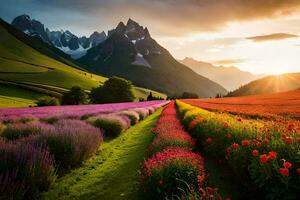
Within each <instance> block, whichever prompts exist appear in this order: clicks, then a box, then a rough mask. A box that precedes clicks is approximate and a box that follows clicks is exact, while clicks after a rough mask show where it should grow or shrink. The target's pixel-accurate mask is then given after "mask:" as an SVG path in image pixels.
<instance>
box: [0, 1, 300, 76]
mask: <svg viewBox="0 0 300 200" xmlns="http://www.w3.org/2000/svg"><path fill="white" fill-rule="evenodd" d="M21 14H28V15H30V16H31V18H34V19H37V20H39V21H41V22H42V23H44V24H45V26H46V27H48V28H50V29H52V30H57V29H58V30H60V29H63V30H66V29H67V30H70V31H71V32H73V33H75V34H77V35H79V36H82V35H90V34H91V33H92V32H94V31H95V30H97V31H99V32H100V31H103V30H104V31H108V30H110V29H113V28H114V27H115V26H116V25H117V24H118V23H119V22H120V21H124V22H126V21H127V20H128V18H132V19H134V20H135V21H137V22H139V23H140V24H141V25H143V26H147V27H148V29H149V31H150V33H151V35H152V36H153V38H154V39H156V40H157V41H158V42H159V43H160V44H161V45H162V46H164V47H165V48H167V49H168V50H169V51H170V52H171V53H172V55H173V56H174V57H175V58H177V59H183V58H185V57H192V58H194V59H197V60H201V61H206V62H211V63H213V64H216V65H224V66H232V65H234V66H236V67H238V68H240V69H242V70H246V71H250V72H252V73H256V74H280V73H286V72H300V37H299V36H300V1H299V0H264V1H261V0H251V1H246V0H59V1H56V0H9V1H4V0H0V17H2V18H3V19H4V20H6V21H9V22H10V21H11V20H12V19H13V18H14V17H16V16H18V15H21Z"/></svg>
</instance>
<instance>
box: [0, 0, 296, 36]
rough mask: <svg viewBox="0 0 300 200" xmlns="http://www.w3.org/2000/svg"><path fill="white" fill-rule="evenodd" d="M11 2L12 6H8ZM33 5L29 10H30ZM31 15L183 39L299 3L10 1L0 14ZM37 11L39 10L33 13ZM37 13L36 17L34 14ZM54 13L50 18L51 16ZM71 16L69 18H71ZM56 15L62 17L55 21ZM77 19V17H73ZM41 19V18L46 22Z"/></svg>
mask: <svg viewBox="0 0 300 200" xmlns="http://www.w3.org/2000/svg"><path fill="white" fill-rule="evenodd" d="M11 2H12V3H11ZM32 5H33V6H32ZM8 6H10V7H11V9H10V10H9V12H11V13H12V12H13V11H14V9H16V7H18V8H19V10H20V11H21V10H23V12H25V11H29V13H28V14H31V13H32V12H35V15H36V16H46V17H47V18H49V20H50V19H53V20H52V21H56V23H57V24H59V25H63V24H67V25H70V23H71V20H70V17H69V19H67V18H68V16H72V18H74V19H76V20H74V22H73V23H74V24H75V25H76V26H77V25H79V24H80V25H81V26H82V27H83V28H85V29H86V28H88V29H92V28H95V27H99V28H101V29H102V30H106V29H107V28H113V27H114V26H115V25H116V24H117V23H118V22H119V21H120V20H123V21H125V20H127V19H128V18H129V17H130V18H133V19H135V20H136V21H138V22H140V23H141V24H142V25H145V26H149V28H150V31H151V32H152V33H154V34H155V35H156V36H163V35H169V36H170V35H172V36H183V35H188V34H193V33H196V32H206V31H218V30H220V29H222V28H224V27H225V26H226V25H227V24H228V23H229V22H236V21H248V20H256V19H262V18H263V19H267V18H272V19H273V18H275V17H281V16H286V15H290V14H292V13H294V12H296V11H299V8H300V1H299V0H264V1H261V0H251V1H244V0H88V1H84V0H59V1H53V0H12V1H8V2H6V3H5V4H3V5H1V7H2V8H1V9H0V10H8V9H7V8H8ZM23 8H27V9H23ZM36 8H39V9H36ZM7 12H8V11H7ZM37 12H40V13H37ZM53 13H54V14H53ZM71 13H72V14H71ZM56 15H58V16H64V17H60V18H59V20H57V19H55V18H56V17H55V16H56ZM76 16H77V17H76ZM46 17H45V18H46ZM74 24H73V25H72V26H75V25H74Z"/></svg>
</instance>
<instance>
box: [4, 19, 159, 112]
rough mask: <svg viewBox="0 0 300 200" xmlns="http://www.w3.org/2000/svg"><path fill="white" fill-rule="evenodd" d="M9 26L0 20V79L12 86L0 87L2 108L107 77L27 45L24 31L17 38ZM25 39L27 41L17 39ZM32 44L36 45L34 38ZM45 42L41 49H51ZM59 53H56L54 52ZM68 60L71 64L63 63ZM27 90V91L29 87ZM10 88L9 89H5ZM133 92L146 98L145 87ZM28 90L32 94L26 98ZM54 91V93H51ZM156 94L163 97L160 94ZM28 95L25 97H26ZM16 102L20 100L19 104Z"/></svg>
mask: <svg viewBox="0 0 300 200" xmlns="http://www.w3.org/2000/svg"><path fill="white" fill-rule="evenodd" d="M10 28H12V27H10V25H8V24H7V23H5V22H3V21H1V23H0V35H1V38H0V81H2V82H3V81H4V82H5V85H3V84H2V85H1V87H2V88H3V87H7V85H13V87H8V88H7V89H6V90H3V89H2V90H0V95H1V96H0V102H1V103H0V106H1V107H20V106H28V105H32V104H33V102H34V101H35V100H36V99H37V97H39V96H41V95H42V94H43V95H45V94H46V95H49V94H50V95H52V96H57V95H55V94H56V93H63V92H65V91H67V90H68V89H70V88H71V87H72V86H74V85H79V86H81V87H82V88H84V89H86V90H90V89H91V88H92V87H97V86H98V85H99V84H101V83H103V82H104V81H105V80H106V78H105V77H103V76H98V75H95V74H91V73H89V72H86V71H84V70H81V69H80V67H79V66H76V65H75V64H74V63H73V62H72V61H68V60H67V59H66V58H61V59H64V60H65V62H60V61H58V60H56V59H54V58H52V57H53V56H54V54H53V56H50V57H49V56H47V55H45V54H43V53H41V52H39V51H37V50H36V49H35V48H32V47H31V46H29V45H28V44H29V43H28V40H29V39H30V38H28V37H27V36H26V35H25V34H24V36H22V37H21V36H20V35H21V34H22V33H18V34H19V36H18V38H17V37H15V36H14V35H12V34H11V33H10V32H11V31H12V30H11V29H10ZM22 38H25V39H26V42H24V41H23V40H20V39H22ZM33 44H36V43H35V41H33ZM46 48H48V47H47V46H46V45H45V46H44V50H43V52H52V53H53V51H50V50H51V49H50V50H49V49H48V50H47V49H46ZM57 56H58V55H57ZM67 62H70V63H71V64H70V65H71V66H70V65H67V64H65V63H67ZM28 89H29V90H28ZM8 90H10V91H8ZM134 92H135V94H136V96H137V97H138V98H146V97H147V95H148V94H149V92H150V91H149V90H147V89H144V88H136V89H135V91H134ZM28 93H30V94H31V93H33V94H35V95H31V96H30V98H29V97H28V95H27V94H28ZM12 94H13V95H12ZM53 94H54V95H53ZM154 94H155V95H157V96H162V97H165V95H163V94H160V93H155V92H154ZM27 97H28V98H27ZM12 98H13V99H16V101H14V102H15V103H9V101H10V99H12ZM18 102H19V103H18Z"/></svg>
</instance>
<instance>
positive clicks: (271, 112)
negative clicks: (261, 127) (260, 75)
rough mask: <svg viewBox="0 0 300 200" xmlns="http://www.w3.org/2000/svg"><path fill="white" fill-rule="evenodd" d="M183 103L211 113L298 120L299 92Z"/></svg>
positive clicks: (299, 116)
mask: <svg viewBox="0 0 300 200" xmlns="http://www.w3.org/2000/svg"><path fill="white" fill-rule="evenodd" d="M184 102H186V103H188V104H191V105H194V106H199V107H201V108H203V109H207V110H211V111H224V112H230V113H232V114H241V115H250V116H254V117H265V118H273V119H274V118H280V119H286V118H291V119H295V120H299V119H300V90H295V91H290V92H284V93H274V94H266V95H256V96H247V97H230V98H220V99H203V100H196V99H190V100H184Z"/></svg>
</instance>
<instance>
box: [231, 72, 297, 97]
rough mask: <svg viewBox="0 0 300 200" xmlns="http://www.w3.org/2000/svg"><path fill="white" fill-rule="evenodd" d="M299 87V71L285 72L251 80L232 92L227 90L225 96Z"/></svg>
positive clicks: (267, 92)
mask: <svg viewBox="0 0 300 200" xmlns="http://www.w3.org/2000/svg"><path fill="white" fill-rule="evenodd" d="M299 88H300V73H287V74H282V75H271V76H267V77H264V78H261V79H258V80H255V81H252V82H250V83H248V84H246V85H244V86H242V87H240V88H239V89H237V90H235V91H233V92H229V93H228V95H227V96H229V97H235V96H248V95H259V94H270V93H276V92H287V91H290V90H297V89H299Z"/></svg>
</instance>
